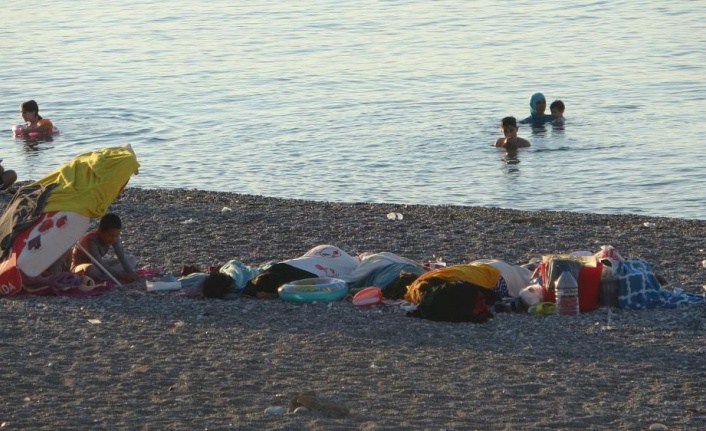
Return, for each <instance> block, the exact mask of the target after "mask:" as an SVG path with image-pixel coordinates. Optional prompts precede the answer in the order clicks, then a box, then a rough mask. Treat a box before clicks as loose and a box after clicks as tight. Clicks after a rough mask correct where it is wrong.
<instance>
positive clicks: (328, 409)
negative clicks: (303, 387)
mask: <svg viewBox="0 0 706 431" xmlns="http://www.w3.org/2000/svg"><path fill="white" fill-rule="evenodd" d="M300 407H306V408H307V409H309V410H317V411H320V412H322V413H323V414H325V415H326V416H329V417H334V418H342V417H345V416H348V415H349V414H350V411H349V410H348V407H346V406H343V405H340V404H335V403H331V402H325V401H322V400H320V399H319V397H318V395H316V392H315V391H306V392H302V393H301V394H299V395H296V396H295V397H294V398H292V400H291V401H290V402H289V409H288V411H289V412H290V413H294V412H296V410H297V409H298V408H300Z"/></svg>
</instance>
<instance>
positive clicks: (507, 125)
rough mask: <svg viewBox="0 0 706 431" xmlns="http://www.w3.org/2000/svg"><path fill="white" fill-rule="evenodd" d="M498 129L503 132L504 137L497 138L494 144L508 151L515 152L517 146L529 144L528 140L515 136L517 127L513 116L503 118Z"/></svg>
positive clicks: (521, 146) (527, 145) (523, 146)
mask: <svg viewBox="0 0 706 431" xmlns="http://www.w3.org/2000/svg"><path fill="white" fill-rule="evenodd" d="M500 131H501V132H503V135H504V137H502V138H498V140H497V141H495V146H496V147H498V148H505V151H507V152H508V153H513V152H517V149H518V148H525V147H529V146H530V143H529V141H528V140H526V139H523V138H520V137H519V136H517V131H518V127H517V120H516V119H515V117H505V118H503V119H502V121H501V122H500Z"/></svg>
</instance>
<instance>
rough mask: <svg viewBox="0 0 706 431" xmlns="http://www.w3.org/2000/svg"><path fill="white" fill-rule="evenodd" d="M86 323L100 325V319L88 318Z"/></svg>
mask: <svg viewBox="0 0 706 431" xmlns="http://www.w3.org/2000/svg"><path fill="white" fill-rule="evenodd" d="M88 323H90V324H92V325H100V324H101V321H100V319H88Z"/></svg>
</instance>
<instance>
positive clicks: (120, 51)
mask: <svg viewBox="0 0 706 431" xmlns="http://www.w3.org/2000/svg"><path fill="white" fill-rule="evenodd" d="M6 3H7V4H4V5H3V18H2V25H0V41H1V42H0V43H1V44H2V49H1V50H0V64H1V65H2V67H0V131H1V132H2V133H0V158H2V159H4V161H3V162H2V164H3V166H4V167H5V168H7V169H14V170H15V171H17V173H18V176H19V178H20V180H23V179H36V178H39V177H41V176H43V175H45V174H47V173H49V172H50V171H52V170H53V169H55V168H56V167H57V166H58V165H60V164H61V163H63V162H65V161H67V160H70V159H71V158H73V157H74V156H76V155H78V154H80V153H83V152H86V151H91V150H96V149H100V148H104V147H107V146H113V145H124V144H128V143H129V144H132V146H133V148H134V149H135V152H136V154H137V156H138V160H139V162H140V164H141V168H140V174H139V175H138V176H135V177H134V178H133V179H132V180H131V182H130V185H131V186H136V187H143V188H199V189H207V190H218V191H231V192H239V193H248V194H260V195H266V196H275V197H288V198H301V199H312V200H319V201H344V202H391V203H408V204H435V205H436V204H453V205H480V206H488V207H504V208H516V209H527V210H568V211H580V212H594V213H614V214H618V213H621V214H622V213H635V214H644V215H657V216H672V217H684V218H693V219H702V220H703V219H706V207H705V205H704V202H705V201H706V172H705V171H704V169H703V168H702V165H703V163H702V162H701V152H702V151H701V149H702V146H703V144H702V140H703V136H704V120H705V119H706V80H704V76H706V48H704V47H706V32H704V31H703V22H706V8H704V7H702V3H701V2H698V1H685V0H678V1H673V2H663V1H651V0H647V1H641V2H628V1H617V2H608V1H593V2H580V3H578V2H557V1H512V2H509V1H473V0H442V1H433V2H430V1H415V0H407V1H402V0H399V1H393V0H390V1H353V2H339V1H332V0H301V1H297V2H281V1H258V0H253V1H248V2H233V1H230V0H222V1H220V0H212V1H209V2H182V1H179V0H160V1H153V0H142V1H126V0H106V1H102V2H100V3H96V4H92V5H86V4H84V3H81V2H59V1H36V2H33V3H32V7H31V8H30V9H27V8H26V7H25V5H24V4H22V3H16V4H15V3H10V2H6ZM537 91H541V92H543V93H544V94H545V96H546V97H547V102H548V103H551V101H552V100H554V99H562V100H563V101H564V102H565V103H566V107H567V109H566V113H565V116H566V118H567V124H566V127H565V129H563V130H555V129H552V128H548V129H546V130H538V131H532V130H530V129H529V128H527V127H522V128H521V129H520V132H519V133H520V136H522V137H524V138H526V139H528V140H530V141H531V143H532V146H531V148H529V149H526V150H521V151H520V152H519V154H518V156H517V157H514V158H511V157H506V156H505V155H504V154H503V152H502V150H499V149H496V148H494V147H493V143H494V142H495V140H496V139H497V138H498V137H500V132H499V130H498V126H499V122H500V119H501V118H502V117H504V116H507V115H514V116H516V117H518V118H523V117H525V116H527V115H528V113H529V106H528V100H529V97H530V95H531V94H532V93H534V92H537ZM28 99H35V100H36V101H37V102H38V103H39V106H40V114H42V115H44V116H46V117H47V118H50V119H52V120H53V121H54V123H55V125H56V126H57V127H58V128H59V129H60V130H61V133H60V134H59V135H56V136H55V137H53V139H51V140H48V141H42V142H39V143H36V142H32V141H25V140H23V139H15V138H14V137H13V136H12V133H11V128H12V126H13V125H15V124H18V123H19V122H21V118H20V114H19V104H20V103H21V102H22V101H24V100H28Z"/></svg>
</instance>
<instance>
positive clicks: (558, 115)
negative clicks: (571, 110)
mask: <svg viewBox="0 0 706 431" xmlns="http://www.w3.org/2000/svg"><path fill="white" fill-rule="evenodd" d="M565 109H566V107H565V106H564V102H562V101H561V100H555V101H553V102H552V104H551V105H549V112H551V113H552V118H554V119H553V120H552V126H554V127H564V122H565V121H566V120H564V110H565Z"/></svg>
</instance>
